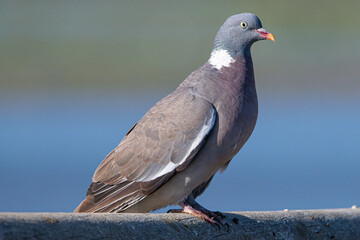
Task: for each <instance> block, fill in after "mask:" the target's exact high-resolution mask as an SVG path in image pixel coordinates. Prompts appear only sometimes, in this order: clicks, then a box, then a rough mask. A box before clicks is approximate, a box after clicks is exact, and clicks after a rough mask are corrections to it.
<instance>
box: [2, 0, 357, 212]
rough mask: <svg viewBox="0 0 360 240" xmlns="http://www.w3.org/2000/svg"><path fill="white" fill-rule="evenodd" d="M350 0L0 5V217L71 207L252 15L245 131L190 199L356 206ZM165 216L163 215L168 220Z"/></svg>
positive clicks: (217, 205)
mask: <svg viewBox="0 0 360 240" xmlns="http://www.w3.org/2000/svg"><path fill="white" fill-rule="evenodd" d="M359 11H360V1H358V0H354V1H351V0H345V1H334V0H332V1H326V2H325V1H310V0H304V1H286V0H274V1H266V0H262V1H215V0H210V1H209V0H206V1H205V0H203V1H169V0H167V1H130V0H129V1H0V189H1V193H0V211H16V212H19V211H36V212H45V211H62V212H70V211H73V210H74V209H75V207H76V206H77V205H78V204H79V203H80V202H81V201H82V200H83V198H84V197H85V192H86V189H87V187H88V185H89V183H90V181H91V177H92V174H93V173H94V171H95V169H96V167H97V166H98V164H99V163H100V162H101V161H102V159H103V158H104V157H105V156H106V155H107V154H108V153H109V152H110V151H111V150H112V149H113V148H114V147H115V146H117V144H118V143H119V142H120V140H121V139H122V138H123V136H124V134H125V133H126V132H127V131H128V130H129V129H130V127H131V126H132V125H133V124H134V123H135V122H136V121H137V120H138V119H139V118H141V116H142V115H143V114H144V113H145V112H146V111H147V110H148V109H149V108H150V107H151V106H152V105H153V104H155V103H156V102H157V101H158V100H160V99H161V98H162V97H164V96H165V95H166V94H167V93H169V92H171V91H172V90H173V89H175V88H176V87H177V86H178V85H179V84H180V83H181V81H183V80H184V79H185V78H186V77H187V76H188V75H189V74H190V73H191V72H192V71H193V70H195V69H196V68H198V67H199V66H201V65H202V64H204V63H205V62H206V61H207V59H208V58H209V56H210V51H211V46H212V41H213V39H214V36H215V34H216V32H217V30H218V29H219V27H220V26H221V25H222V23H223V22H224V21H225V20H226V18H227V17H229V16H231V15H233V14H236V13H240V12H253V13H255V14H256V15H258V16H259V17H260V19H261V20H262V23H263V26H264V28H266V29H267V30H268V31H270V32H271V33H273V34H274V35H275V37H276V42H274V43H272V42H270V41H262V42H259V43H256V44H255V45H254V46H253V48H252V54H253V61H254V66H255V75H256V83H257V90H258V97H259V118H258V122H257V126H256V128H255V131H254V133H253V135H252V137H251V138H250V140H249V141H248V142H247V143H246V145H245V146H244V148H243V149H242V150H241V151H240V153H239V154H238V155H237V156H236V157H235V158H234V159H233V161H232V162H231V164H230V166H229V168H228V169H227V170H226V171H225V173H223V174H218V175H216V177H215V179H214V180H213V182H212V184H211V185H210V187H209V188H208V190H207V191H206V192H205V193H204V194H203V195H202V196H201V197H199V199H198V200H199V202H200V203H201V204H203V205H204V206H206V207H207V208H209V209H213V210H220V211H235V210H282V209H313V208H346V207H351V206H352V205H356V204H357V205H359V204H360V202H359V199H360V191H359V182H360V174H359V172H360V147H359V137H360V124H359V122H360V104H359V103H360V96H359V91H360V47H359V38H360V28H359V23H360V14H359ZM164 211H165V210H164V209H163V210H160V212H164Z"/></svg>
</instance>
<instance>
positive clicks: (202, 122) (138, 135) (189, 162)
mask: <svg viewBox="0 0 360 240" xmlns="http://www.w3.org/2000/svg"><path fill="white" fill-rule="evenodd" d="M243 22H245V23H246V28H244V25H245V24H242V23H243ZM266 34H268V35H266ZM270 35H271V34H269V33H267V32H266V31H265V30H264V29H262V28H261V22H260V20H259V19H258V18H257V17H256V16H255V15H253V14H249V13H246V14H238V15H234V16H232V17H230V18H229V19H228V20H227V21H226V22H225V23H224V25H223V26H222V27H221V28H220V30H219V32H218V34H217V36H216V38H215V42H214V45H213V51H212V56H211V59H210V60H209V61H208V62H207V63H205V64H204V65H203V66H202V67H200V68H199V69H197V70H195V71H194V72H193V73H191V74H190V75H189V76H188V77H187V79H185V81H184V82H183V83H181V84H180V86H179V87H178V88H177V89H176V90H175V91H174V92H172V93H171V94H169V95H168V96H166V97H165V98H164V99H162V100H160V101H159V102H158V103H157V104H156V105H155V106H153V107H152V108H151V109H150V110H149V111H148V112H147V113H146V114H145V115H144V117H143V118H141V119H140V120H139V121H138V122H137V123H136V124H135V125H134V126H133V128H132V129H130V131H129V132H128V133H127V135H126V136H125V137H124V139H123V140H122V141H121V143H120V144H119V145H118V146H117V147H116V148H115V149H114V150H113V151H112V152H111V153H110V154H109V155H108V156H107V157H106V158H105V159H104V160H103V162H102V163H101V164H100V165H99V167H98V168H97V170H96V172H95V174H94V176H93V182H92V183H91V185H90V187H89V189H88V191H87V196H86V198H85V200H84V201H83V202H82V203H81V204H80V205H79V206H78V208H77V209H76V210H75V212H149V211H152V210H155V209H158V208H162V207H165V206H167V205H170V204H178V203H181V202H182V201H185V202H187V203H190V204H191V203H192V204H194V207H195V205H196V204H197V203H196V202H195V198H196V197H197V196H199V195H200V194H201V193H202V192H203V191H204V190H205V189H206V187H207V186H208V185H209V183H210V181H211V180H212V178H213V176H214V174H215V173H216V172H217V171H219V170H224V169H225V168H226V167H227V166H228V164H229V162H230V160H231V159H232V158H233V157H234V156H235V154H236V153H237V152H238V151H239V150H240V149H241V147H242V146H243V145H244V144H245V142H246V141H247V139H248V138H249V137H250V135H251V133H252V131H253V129H254V127H255V123H256V118H257V110H258V108H257V96H256V90H255V81H254V72H253V65H252V64H253V63H252V59H251V55H250V47H251V45H252V43H253V42H255V41H257V40H261V39H271V36H272V35H271V36H270ZM272 38H273V36H272ZM271 40H272V39H271ZM194 202H195V203H196V204H195V203H194ZM196 206H197V205H196Z"/></svg>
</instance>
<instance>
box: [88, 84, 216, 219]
mask: <svg viewBox="0 0 360 240" xmlns="http://www.w3.org/2000/svg"><path fill="white" fill-rule="evenodd" d="M215 120H216V111H215V108H214V107H213V106H212V105H211V104H210V103H209V102H207V101H206V100H204V99H202V98H200V97H196V96H194V95H192V94H191V93H189V91H188V90H183V91H178V92H176V93H173V94H170V95H168V96H167V97H165V98H164V99H162V100H161V101H160V102H158V103H157V104H156V105H155V106H154V107H152V108H151V109H150V110H149V111H148V112H147V113H146V114H145V115H144V117H143V118H142V119H140V121H139V122H138V123H137V124H135V125H134V127H133V128H132V129H131V130H130V131H129V132H128V134H127V135H126V136H125V138H124V139H123V140H122V141H121V142H120V144H119V145H118V146H117V147H116V148H115V149H114V150H113V151H112V152H111V153H110V154H109V155H108V156H107V157H106V158H105V159H104V160H103V162H102V163H101V164H100V165H99V167H98V168H97V170H96V171H95V174H94V176H93V183H92V185H90V187H89V190H88V193H87V194H88V195H92V196H93V197H94V199H93V201H94V202H95V203H97V204H99V207H100V206H101V207H100V208H98V207H96V209H98V211H106V212H109V211H115V210H114V209H116V211H121V210H123V209H126V208H127V207H129V206H131V205H133V204H135V203H136V202H138V201H140V200H141V199H143V198H144V197H145V196H146V195H148V194H150V193H151V192H153V191H155V190H156V189H157V188H159V187H160V186H161V184H163V183H164V182H165V181H167V180H168V179H169V177H171V176H172V175H173V174H174V173H175V171H181V170H183V169H185V168H186V166H187V165H188V163H189V162H190V161H191V159H192V158H193V157H194V156H195V154H196V153H197V152H198V151H199V149H200V148H201V146H202V144H203V143H204V142H205V139H206V136H207V135H208V134H209V133H210V131H211V129H212V128H213V126H214V123H215ZM121 198H123V199H124V200H120V199H121ZM116 201H119V202H118V203H116V204H115V202H116ZM124 203H125V204H124ZM119 204H123V205H122V207H120V208H119Z"/></svg>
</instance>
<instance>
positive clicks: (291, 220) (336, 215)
mask: <svg viewBox="0 0 360 240" xmlns="http://www.w3.org/2000/svg"><path fill="white" fill-rule="evenodd" d="M224 215H225V216H226V218H225V222H226V223H228V224H229V226H230V227H229V229H227V227H222V228H221V230H220V231H219V229H218V228H216V227H213V226H211V225H210V224H209V223H205V222H203V221H201V220H199V219H196V218H194V217H192V216H190V215H186V214H107V213H106V214H105V213H95V214H91V213H90V214H87V213H77V214H76V213H0V240H7V239H29V240H30V239H46V240H50V239H210V238H211V239H360V209H359V208H351V209H327V210H296V211H272V212H230V213H225V214H224Z"/></svg>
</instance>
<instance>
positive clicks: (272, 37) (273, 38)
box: [254, 28, 275, 42]
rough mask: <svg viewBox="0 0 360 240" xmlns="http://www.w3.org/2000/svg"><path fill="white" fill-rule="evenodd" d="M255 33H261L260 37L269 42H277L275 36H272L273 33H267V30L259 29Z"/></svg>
mask: <svg viewBox="0 0 360 240" xmlns="http://www.w3.org/2000/svg"><path fill="white" fill-rule="evenodd" d="M254 31H255V32H257V33H259V34H260V36H261V37H262V38H264V39H267V40H271V41H273V42H274V41H275V37H274V35H272V34H271V33H269V32H267V31H266V30H265V29H263V28H259V29H256V30H254Z"/></svg>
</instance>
